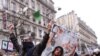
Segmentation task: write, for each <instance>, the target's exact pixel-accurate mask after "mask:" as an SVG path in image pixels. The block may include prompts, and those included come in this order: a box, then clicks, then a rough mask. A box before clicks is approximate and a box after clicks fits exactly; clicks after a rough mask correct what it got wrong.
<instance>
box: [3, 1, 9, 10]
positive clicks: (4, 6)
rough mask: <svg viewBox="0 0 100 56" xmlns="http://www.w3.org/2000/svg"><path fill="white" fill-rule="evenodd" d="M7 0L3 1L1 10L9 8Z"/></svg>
mask: <svg viewBox="0 0 100 56" xmlns="http://www.w3.org/2000/svg"><path fill="white" fill-rule="evenodd" d="M8 2H9V0H3V8H4V9H8V6H9V3H8Z"/></svg>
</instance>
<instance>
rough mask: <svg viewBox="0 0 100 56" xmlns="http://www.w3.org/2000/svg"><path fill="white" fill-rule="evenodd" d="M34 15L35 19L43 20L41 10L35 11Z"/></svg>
mask: <svg viewBox="0 0 100 56" xmlns="http://www.w3.org/2000/svg"><path fill="white" fill-rule="evenodd" d="M33 16H34V18H35V20H37V21H40V20H41V14H40V10H38V11H35V13H33Z"/></svg>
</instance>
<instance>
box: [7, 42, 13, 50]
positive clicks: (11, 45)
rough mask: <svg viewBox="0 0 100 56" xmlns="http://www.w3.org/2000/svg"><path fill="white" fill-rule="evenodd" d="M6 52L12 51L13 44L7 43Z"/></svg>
mask: <svg viewBox="0 0 100 56" xmlns="http://www.w3.org/2000/svg"><path fill="white" fill-rule="evenodd" d="M8 50H9V51H13V44H12V43H11V42H8Z"/></svg>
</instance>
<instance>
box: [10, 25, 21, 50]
mask: <svg viewBox="0 0 100 56" xmlns="http://www.w3.org/2000/svg"><path fill="white" fill-rule="evenodd" d="M13 29H14V25H13V24H11V25H10V26H9V33H10V40H11V42H12V43H13V46H14V48H15V49H16V51H17V52H20V46H19V44H18V40H17V37H16V36H15V34H14V33H13Z"/></svg>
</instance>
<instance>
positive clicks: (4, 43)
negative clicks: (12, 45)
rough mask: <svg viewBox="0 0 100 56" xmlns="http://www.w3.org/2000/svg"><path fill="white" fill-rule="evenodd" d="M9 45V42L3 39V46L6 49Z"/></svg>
mask: <svg viewBox="0 0 100 56" xmlns="http://www.w3.org/2000/svg"><path fill="white" fill-rule="evenodd" d="M7 45H8V42H7V41H5V40H3V41H2V46H1V48H2V49H4V50H7Z"/></svg>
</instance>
